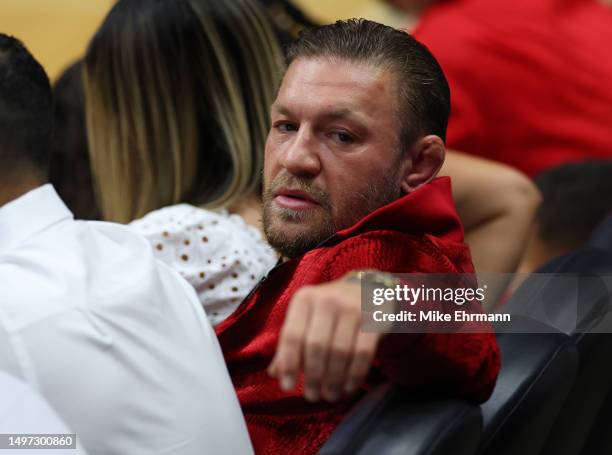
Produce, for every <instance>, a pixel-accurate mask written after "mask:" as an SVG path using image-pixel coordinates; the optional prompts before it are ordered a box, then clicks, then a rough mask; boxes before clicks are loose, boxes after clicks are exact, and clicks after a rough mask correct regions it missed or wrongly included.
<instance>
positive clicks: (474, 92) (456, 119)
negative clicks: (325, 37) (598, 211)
mask: <svg viewBox="0 0 612 455" xmlns="http://www.w3.org/2000/svg"><path fill="white" fill-rule="evenodd" d="M387 2H388V3H390V4H392V5H394V6H396V7H398V8H400V9H402V10H403V11H406V12H408V13H409V15H410V16H411V17H413V18H414V17H418V21H417V22H416V25H414V23H413V27H412V28H413V29H412V33H413V35H414V36H415V37H416V38H417V39H418V40H419V41H421V42H423V43H424V44H425V45H426V46H428V47H429V49H430V50H431V52H432V53H433V54H434V55H435V56H436V58H437V59H438V61H439V62H440V64H441V65H442V68H443V69H444V72H445V74H446V76H447V78H448V80H449V84H450V86H451V92H452V94H453V96H452V109H451V117H450V120H449V127H448V138H447V144H448V147H449V148H451V149H456V150H460V151H462V152H466V153H470V154H473V155H478V156H482V157H486V158H490V159H493V160H496V161H500V162H503V163H506V164H509V165H511V166H513V167H515V168H518V169H520V170H522V171H523V172H525V173H526V174H528V175H530V176H532V177H533V176H535V175H536V174H538V173H539V172H541V171H543V170H546V169H548V168H551V167H554V166H557V165H559V164H563V163H567V162H571V161H579V160H582V159H585V158H606V157H612V146H611V144H612V128H610V125H611V124H612V82H611V81H612V59H611V58H610V51H609V45H608V43H610V42H612V2H610V0H514V1H506V0H448V1H435V0H387Z"/></svg>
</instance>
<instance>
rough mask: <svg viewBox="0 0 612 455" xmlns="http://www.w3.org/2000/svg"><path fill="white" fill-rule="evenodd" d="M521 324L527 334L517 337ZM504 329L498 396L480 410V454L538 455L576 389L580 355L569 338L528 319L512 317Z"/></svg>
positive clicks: (501, 340)
mask: <svg viewBox="0 0 612 455" xmlns="http://www.w3.org/2000/svg"><path fill="white" fill-rule="evenodd" d="M517 326H519V327H520V331H523V332H525V333H514V332H513V330H514V328H515V327H517ZM503 330H504V331H505V333H499V334H498V337H497V338H498V343H499V347H500V349H501V353H502V369H501V372H500V375H499V378H498V379H497V384H496V386H495V390H494V391H493V395H492V396H491V398H489V400H488V401H487V402H486V403H484V404H483V405H482V406H481V409H482V415H483V421H484V428H483V438H482V441H481V445H480V448H479V451H478V453H480V454H491V455H505V454H508V455H510V454H512V455H514V454H518V453H520V454H521V455H530V454H538V453H540V449H541V448H542V446H543V445H544V442H545V440H546V437H547V434H548V432H549V430H550V428H551V426H552V424H553V422H554V420H555V418H556V417H557V415H558V412H559V409H560V408H561V405H562V403H563V399H564V398H565V396H566V395H567V393H568V392H569V390H570V389H571V387H572V384H573V381H574V377H575V375H576V371H577V368H578V353H577V350H576V347H575V345H574V343H573V342H572V341H571V340H570V338H569V337H568V336H567V335H565V334H563V333H560V332H558V331H556V330H554V329H551V328H550V327H548V326H546V325H544V324H542V323H541V322H538V321H535V320H532V319H529V318H523V317H521V316H513V323H512V324H511V325H509V326H504V327H503ZM529 332H532V333H529Z"/></svg>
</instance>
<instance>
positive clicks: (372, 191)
mask: <svg viewBox="0 0 612 455" xmlns="http://www.w3.org/2000/svg"><path fill="white" fill-rule="evenodd" d="M283 187H285V188H291V189H293V190H300V191H303V192H305V193H307V194H308V195H309V197H310V198H311V199H312V200H313V201H314V202H316V203H317V204H319V206H318V207H317V208H316V209H311V210H317V211H319V212H320V213H321V212H322V213H323V219H322V220H321V222H320V223H318V224H317V225H315V226H313V227H312V228H311V229H310V230H304V231H301V232H299V233H298V234H294V235H291V236H289V235H287V234H286V233H285V232H283V230H282V227H281V228H278V229H276V228H275V227H274V221H275V220H280V221H282V222H284V223H285V224H286V225H287V224H295V225H299V224H301V223H304V222H306V220H307V219H308V218H309V217H311V216H312V215H313V214H312V213H311V210H292V209H287V208H281V207H278V206H275V207H274V206H273V199H274V193H275V192H276V191H277V190H278V189H279V188H283ZM400 195H401V190H400V184H399V178H398V175H397V172H396V174H395V175H391V176H385V177H384V178H382V179H381V180H380V181H379V182H377V183H376V184H370V185H368V186H367V187H366V188H365V189H364V190H362V191H360V192H357V193H355V194H353V195H352V197H350V198H348V199H347V200H346V201H345V204H346V207H344V210H343V211H342V212H338V213H339V214H346V215H344V216H343V219H341V220H334V219H333V213H334V209H335V207H334V206H333V205H332V203H331V201H330V197H329V194H328V193H327V192H325V191H323V190H321V189H320V188H318V187H316V186H314V185H313V183H312V180H311V179H305V178H302V177H296V176H293V175H289V174H281V175H279V176H278V177H276V179H274V180H273V181H272V183H271V184H269V185H266V188H265V189H264V194H263V228H264V233H265V235H266V239H267V240H268V243H269V244H270V245H271V246H272V247H273V248H274V249H275V250H276V251H277V252H278V253H280V254H281V256H283V257H285V258H289V259H291V258H295V257H297V256H300V255H302V254H304V253H306V252H307V251H310V250H312V249H314V248H315V247H317V246H318V245H319V244H320V243H321V242H323V241H324V240H326V239H327V238H329V237H331V236H332V235H334V234H335V233H336V232H337V231H339V230H341V229H345V228H347V227H350V226H352V225H353V224H355V223H356V222H357V221H359V220H360V219H362V218H363V217H364V216H366V215H367V214H369V213H371V212H373V211H374V210H376V209H378V208H380V207H383V206H385V205H387V204H389V203H390V202H392V201H394V200H396V199H398V198H399V197H400Z"/></svg>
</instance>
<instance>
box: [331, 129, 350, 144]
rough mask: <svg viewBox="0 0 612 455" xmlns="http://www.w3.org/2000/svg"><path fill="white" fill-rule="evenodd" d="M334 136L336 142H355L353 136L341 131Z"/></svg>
mask: <svg viewBox="0 0 612 455" xmlns="http://www.w3.org/2000/svg"><path fill="white" fill-rule="evenodd" d="M334 136H335V137H336V139H338V142H342V143H343V144H352V143H353V142H355V139H354V138H353V136H351V135H350V134H348V133H345V132H342V131H340V132H336V133H334Z"/></svg>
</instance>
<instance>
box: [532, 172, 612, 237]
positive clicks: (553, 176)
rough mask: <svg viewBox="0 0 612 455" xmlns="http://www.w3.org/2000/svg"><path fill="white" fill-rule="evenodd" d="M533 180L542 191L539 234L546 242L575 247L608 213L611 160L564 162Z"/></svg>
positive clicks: (611, 201) (611, 205)
mask: <svg viewBox="0 0 612 455" xmlns="http://www.w3.org/2000/svg"><path fill="white" fill-rule="evenodd" d="M535 182H536V185H537V186H538V188H539V189H540V191H541V192H542V204H541V205H540V208H539V210H538V213H537V219H538V224H539V235H540V238H541V239H542V241H543V242H545V243H547V244H549V245H554V246H564V247H568V248H577V247H579V246H580V245H582V244H584V243H585V242H586V241H587V240H588V238H589V237H590V236H591V234H592V232H593V230H594V229H595V228H596V227H597V225H598V224H599V223H601V222H602V221H603V219H604V218H605V217H606V216H607V215H608V214H610V213H612V160H588V161H583V162H579V163H571V164H564V165H561V166H559V167H555V168H552V169H550V170H547V171H544V172H542V173H541V174H539V175H538V176H537V177H536V179H535Z"/></svg>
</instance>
